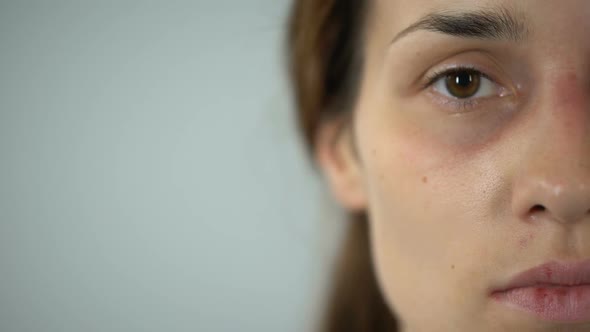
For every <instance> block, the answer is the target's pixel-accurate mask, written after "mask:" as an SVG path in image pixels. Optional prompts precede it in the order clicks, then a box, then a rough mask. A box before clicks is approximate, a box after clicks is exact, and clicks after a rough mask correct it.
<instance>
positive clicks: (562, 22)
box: [369, 0, 590, 33]
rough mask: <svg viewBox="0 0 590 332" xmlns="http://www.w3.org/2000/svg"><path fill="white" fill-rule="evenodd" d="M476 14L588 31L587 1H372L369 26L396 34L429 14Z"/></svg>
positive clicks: (534, 25)
mask: <svg viewBox="0 0 590 332" xmlns="http://www.w3.org/2000/svg"><path fill="white" fill-rule="evenodd" d="M480 10H506V11H508V12H510V13H513V14H514V15H519V16H522V17H523V18H524V19H526V21H530V22H531V27H532V28H535V29H537V30H539V29H541V28H542V27H547V28H550V27H555V26H556V25H557V26H563V27H569V28H577V29H578V30H580V29H584V28H588V27H590V24H588V22H590V20H589V18H590V1H587V0H560V1H555V0H477V1H474V0H373V1H372V10H371V11H370V16H371V18H372V19H370V20H369V22H371V23H372V24H373V28H380V29H384V28H385V30H387V31H388V32H390V33H396V32H399V31H401V30H403V29H405V28H406V27H408V26H410V25H412V24H413V23H415V22H416V21H417V20H420V19H421V18H422V17H424V16H426V15H428V14H431V13H444V12H459V13H462V12H475V11H480ZM580 24H582V25H580Z"/></svg>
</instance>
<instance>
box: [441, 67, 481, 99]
mask: <svg viewBox="0 0 590 332" xmlns="http://www.w3.org/2000/svg"><path fill="white" fill-rule="evenodd" d="M480 85H481V73H478V72H476V71H473V70H460V71H456V72H454V73H450V74H448V75H447V77H446V87H447V90H448V91H449V93H450V94H451V95H452V96H453V97H456V98H460V99H464V98H469V97H473V96H474V95H475V94H476V93H477V91H478V90H479V88H480Z"/></svg>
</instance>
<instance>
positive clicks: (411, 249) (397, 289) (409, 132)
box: [358, 119, 500, 316]
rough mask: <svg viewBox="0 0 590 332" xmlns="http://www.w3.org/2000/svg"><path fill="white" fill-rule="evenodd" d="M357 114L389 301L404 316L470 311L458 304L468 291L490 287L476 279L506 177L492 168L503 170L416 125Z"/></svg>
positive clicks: (382, 281) (377, 249) (379, 260)
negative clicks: (494, 198) (495, 197)
mask: <svg viewBox="0 0 590 332" xmlns="http://www.w3.org/2000/svg"><path fill="white" fill-rule="evenodd" d="M358 120H359V122H360V123H359V128H358V133H359V135H358V140H359V147H360V153H361V158H362V160H363V172H364V173H363V176H364V179H365V186H366V191H367V195H368V201H369V214H370V220H371V221H370V222H371V243H372V246H373V253H374V260H375V263H376V267H377V275H378V276H379V280H380V284H381V286H382V288H383V289H384V290H385V294H386V295H387V298H388V299H389V302H390V304H391V305H392V307H394V308H396V310H398V311H400V312H402V316H409V315H412V313H415V312H419V310H417V309H418V308H420V307H421V306H424V305H428V306H429V307H430V308H431V310H432V312H433V313H434V312H437V314H440V315H448V313H447V312H446V310H453V311H456V312H465V311H461V310H456V308H457V307H456V306H461V305H462V304H461V303H464V300H463V298H464V297H462V296H461V294H463V293H465V291H470V290H471V291H473V292H482V293H483V292H484V290H482V289H479V288H478V287H480V285H477V284H474V281H473V280H478V278H474V275H477V274H478V273H483V269H482V268H483V267H484V266H485V265H484V264H482V263H481V260H482V259H485V257H486V256H487V254H488V253H487V251H486V250H487V249H486V246H485V245H484V244H485V243H487V241H486V240H489V239H484V238H483V237H484V236H483V235H482V234H484V233H485V232H482V229H481V228H482V223H481V221H482V220H484V219H490V217H491V216H490V215H489V212H488V211H490V205H489V204H490V197H491V196H490V195H491V193H492V192H495V191H497V190H496V189H495V188H491V183H500V182H499V181H494V180H493V179H491V177H490V172H491V174H499V173H498V172H495V171H493V170H490V169H489V168H490V165H489V163H485V162H483V160H482V158H477V156H476V155H474V154H471V155H465V154H463V155H461V154H459V153H457V151H456V150H453V149H450V148H448V146H446V145H443V144H440V143H439V142H436V140H433V139H431V137H430V136H429V135H425V134H423V133H421V132H420V131H418V130H415V129H413V127H411V126H403V125H395V124H391V123H390V124H387V123H385V122H384V121H375V122H370V123H366V128H371V130H363V129H362V128H361V127H360V126H362V125H365V124H363V123H362V121H363V119H358ZM486 165H487V166H486ZM486 167H487V168H488V169H486ZM492 168H493V167H492ZM483 173H486V174H487V175H485V176H484V175H482V174H483ZM492 177H493V176H492ZM466 252H468V253H470V255H465V253H466ZM474 257H476V258H474ZM478 269H479V270H478ZM433 273H435V275H436V278H433V277H432V276H433ZM455 286H456V287H455ZM450 304H454V305H455V308H452V306H451V305H450ZM463 305H465V304H463ZM469 305H470V306H473V303H471V304H469ZM450 308H452V309H450ZM465 310H470V309H465Z"/></svg>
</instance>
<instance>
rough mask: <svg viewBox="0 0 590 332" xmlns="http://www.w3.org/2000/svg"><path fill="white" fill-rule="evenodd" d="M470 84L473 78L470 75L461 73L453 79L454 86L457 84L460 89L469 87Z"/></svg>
mask: <svg viewBox="0 0 590 332" xmlns="http://www.w3.org/2000/svg"><path fill="white" fill-rule="evenodd" d="M471 83H473V76H472V75H471V73H467V72H462V73H459V74H457V76H456V77H455V84H457V85H458V86H460V87H463V88H465V87H469V85H470V84H471Z"/></svg>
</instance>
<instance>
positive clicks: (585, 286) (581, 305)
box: [490, 259, 590, 322]
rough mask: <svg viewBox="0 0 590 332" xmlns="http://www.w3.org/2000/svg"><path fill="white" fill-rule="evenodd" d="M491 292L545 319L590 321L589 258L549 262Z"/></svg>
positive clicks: (521, 274) (508, 303)
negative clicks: (573, 261)
mask: <svg viewBox="0 0 590 332" xmlns="http://www.w3.org/2000/svg"><path fill="white" fill-rule="evenodd" d="M490 296H491V297H492V298H493V299H494V300H496V301H498V302H500V303H502V304H505V305H507V306H508V307H510V308H516V309H519V310H522V311H526V312H528V313H530V314H533V315H534V316H536V317H538V318H540V319H542V320H547V321H558V322H582V321H590V259H589V260H585V261H581V262H577V263H560V262H549V263H545V264H542V265H539V266H537V267H534V268H532V269H529V270H526V271H524V272H522V273H519V274H517V275H516V276H515V277H513V278H512V279H511V280H509V282H508V283H507V284H506V285H504V286H503V287H501V288H499V289H495V290H493V291H492V292H491V294H490Z"/></svg>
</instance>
